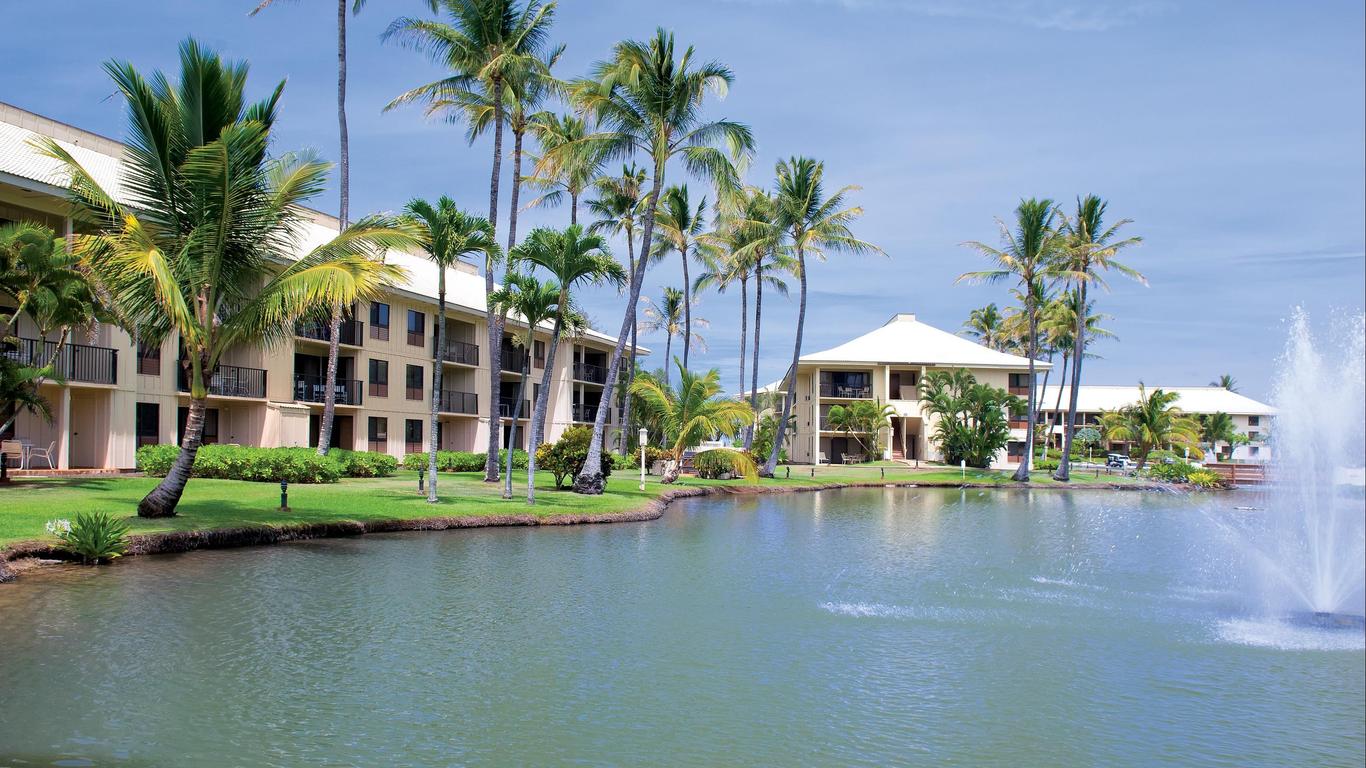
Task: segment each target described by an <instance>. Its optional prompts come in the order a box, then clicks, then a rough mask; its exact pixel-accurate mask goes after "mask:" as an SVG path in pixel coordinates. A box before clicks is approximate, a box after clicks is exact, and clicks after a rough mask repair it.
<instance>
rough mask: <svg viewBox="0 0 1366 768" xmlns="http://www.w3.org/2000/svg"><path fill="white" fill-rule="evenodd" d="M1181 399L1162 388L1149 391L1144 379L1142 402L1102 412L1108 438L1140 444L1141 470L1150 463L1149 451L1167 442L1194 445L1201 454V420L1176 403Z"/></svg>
mask: <svg viewBox="0 0 1366 768" xmlns="http://www.w3.org/2000/svg"><path fill="white" fill-rule="evenodd" d="M1180 399H1181V395H1180V394H1178V393H1176V392H1165V391H1163V390H1161V389H1154V390H1153V391H1152V392H1151V393H1149V392H1148V391H1147V389H1146V388H1145V387H1144V386H1143V382H1141V381H1140V382H1139V383H1138V402H1136V403H1132V404H1130V405H1126V406H1124V407H1123V408H1120V409H1119V410H1116V411H1107V412H1105V413H1102V414H1101V415H1100V428H1101V431H1102V432H1104V433H1105V438H1106V439H1107V440H1116V441H1120V442H1127V443H1134V444H1136V445H1137V446H1138V466H1137V469H1138V470H1139V471H1142V470H1143V467H1144V465H1146V464H1147V463H1148V454H1150V453H1152V452H1153V449H1155V448H1159V447H1161V446H1164V445H1165V446H1176V445H1179V446H1184V447H1186V448H1194V449H1195V452H1196V454H1200V422H1198V421H1196V420H1195V419H1194V418H1191V417H1190V416H1187V415H1186V414H1184V413H1182V411H1181V409H1180V408H1177V407H1176V406H1175V405H1173V403H1175V402H1176V401H1177V400H1180Z"/></svg>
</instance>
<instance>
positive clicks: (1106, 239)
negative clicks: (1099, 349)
mask: <svg viewBox="0 0 1366 768" xmlns="http://www.w3.org/2000/svg"><path fill="white" fill-rule="evenodd" d="M1107 207H1108V203H1106V202H1105V201H1104V200H1102V199H1100V198H1099V197H1097V196H1095V195H1087V196H1086V197H1083V198H1078V199H1077V211H1076V213H1075V214H1074V215H1073V216H1070V217H1069V216H1068V215H1067V214H1066V213H1063V214H1061V216H1062V231H1063V237H1064V246H1063V251H1062V254H1063V260H1062V263H1061V264H1060V265H1059V267H1060V269H1059V275H1060V276H1061V277H1062V278H1063V279H1064V280H1066V281H1067V282H1068V283H1070V284H1071V286H1072V290H1073V292H1074V293H1076V295H1077V300H1076V306H1077V307H1078V308H1081V307H1089V306H1090V302H1089V301H1088V300H1087V298H1086V294H1087V292H1088V289H1089V288H1090V287H1091V285H1092V284H1095V285H1096V286H1098V287H1100V288H1103V289H1106V290H1109V286H1108V285H1107V284H1106V282H1105V273H1107V272H1109V271H1111V270H1113V271H1115V272H1118V273H1120V274H1121V275H1124V276H1125V277H1128V278H1130V279H1133V280H1137V281H1138V282H1139V283H1142V284H1143V285H1147V284H1148V279H1147V278H1145V277H1144V276H1143V275H1142V274H1140V273H1139V272H1138V271H1137V270H1135V269H1133V268H1131V267H1128V266H1125V265H1124V264H1121V263H1120V262H1119V260H1118V259H1117V258H1116V256H1118V255H1119V253H1120V251H1123V250H1124V249H1126V248H1131V247H1133V246H1135V245H1138V244H1139V243H1141V242H1143V238H1141V237H1126V238H1123V239H1121V238H1120V237H1119V230H1120V229H1122V228H1123V227H1124V225H1125V224H1128V223H1130V221H1131V220H1130V219H1120V220H1119V221H1117V222H1115V223H1114V224H1111V225H1109V226H1106V224H1105V209H1106V208H1107ZM1086 314H1087V313H1086V312H1078V313H1076V322H1077V324H1076V333H1075V334H1074V336H1073V338H1072V346H1073V354H1072V360H1073V363H1072V389H1071V394H1070V395H1069V397H1068V404H1067V427H1066V428H1065V429H1064V430H1063V433H1062V458H1061V459H1059V460H1058V469H1057V471H1056V472H1054V473H1053V479H1054V480H1063V481H1066V480H1068V479H1069V477H1070V476H1069V474H1068V471H1069V464H1070V461H1069V455H1070V452H1071V450H1072V431H1073V428H1074V427H1075V426H1076V421H1077V391H1078V390H1079V389H1080V388H1081V366H1082V363H1083V362H1085V360H1086V345H1087V337H1086V331H1087V327H1086Z"/></svg>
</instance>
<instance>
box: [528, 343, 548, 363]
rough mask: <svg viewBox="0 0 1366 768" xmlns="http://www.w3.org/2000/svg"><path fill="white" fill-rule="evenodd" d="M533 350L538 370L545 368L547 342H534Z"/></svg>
mask: <svg viewBox="0 0 1366 768" xmlns="http://www.w3.org/2000/svg"><path fill="white" fill-rule="evenodd" d="M531 348H532V351H533V355H532V356H533V357H534V358H535V359H536V367H537V368H544V367H545V342H544V341H536V342H533V343H532V347H531Z"/></svg>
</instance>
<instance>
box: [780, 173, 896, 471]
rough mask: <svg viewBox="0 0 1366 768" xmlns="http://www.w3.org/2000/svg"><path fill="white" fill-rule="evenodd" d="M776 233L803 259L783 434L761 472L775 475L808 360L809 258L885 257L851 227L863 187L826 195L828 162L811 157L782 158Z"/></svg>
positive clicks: (799, 261)
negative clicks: (850, 201) (849, 198)
mask: <svg viewBox="0 0 1366 768" xmlns="http://www.w3.org/2000/svg"><path fill="white" fill-rule="evenodd" d="M776 173H777V177H778V178H777V189H776V191H775V193H774V217H773V231H774V235H775V236H776V238H778V240H779V242H782V241H786V243H787V244H788V246H789V247H791V249H792V251H793V253H795V254H796V257H797V266H796V271H797V285H798V290H799V294H798V296H799V298H798V300H797V339H796V342H795V343H794V344H793V345H792V365H791V367H789V368H788V371H787V376H786V377H785V378H786V379H787V385H786V392H787V394H786V395H785V396H784V397H783V414H782V418H780V419H779V420H778V434H777V436H776V437H775V438H774V440H773V448H772V449H771V450H770V451H769V454H768V459H767V461H765V462H764V467H763V469H762V470H761V471H760V474H761V475H763V476H764V477H772V476H773V471H774V469H776V468H777V466H778V453H779V450H780V447H781V446H782V443H783V436H784V433H785V431H786V429H787V420H788V417H789V416H791V415H792V405H793V403H794V402H795V401H796V398H797V364H798V362H799V361H800V360H801V357H802V332H803V331H804V330H805V329H806V284H807V275H806V256H807V254H811V255H812V256H815V257H816V258H818V259H821V260H824V259H825V255H826V253H828V252H845V253H855V254H857V253H881V252H882V249H880V248H878V247H877V246H875V245H872V244H871V243H867V242H864V241H863V240H859V239H858V238H856V237H854V234H853V231H852V230H851V229H850V227H851V226H852V225H853V223H854V222H855V221H856V220H857V219H858V218H859V217H860V216H862V215H863V208H862V207H859V206H854V207H852V208H846V207H844V199H845V196H846V195H848V194H849V193H850V192H852V191H854V190H856V189H858V187H856V186H852V185H850V186H845V187H841V188H840V189H839V190H837V191H836V192H835V193H834V194H833V195H830V196H829V197H826V196H825V187H824V178H825V163H822V162H820V161H817V160H813V159H811V158H809V157H793V158H791V159H788V160H779V161H778V165H777V168H776Z"/></svg>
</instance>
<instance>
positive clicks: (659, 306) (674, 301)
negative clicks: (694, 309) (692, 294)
mask: <svg viewBox="0 0 1366 768" xmlns="http://www.w3.org/2000/svg"><path fill="white" fill-rule="evenodd" d="M642 301H644V302H645V309H644V310H642V311H641V314H642V315H644V316H645V319H643V320H641V321H640V332H641V333H659V332H661V331H663V332H664V338H665V341H664V359H665V360H666V361H668V360H672V359H673V357H672V356H671V355H672V352H673V343H674V337H675V336H682V335H683V334H685V333H687V331H685V330H684V327H683V322H684V321H683V318H684V309H683V304H684V301H685V299H684V298H683V290H682V289H681V288H674V287H672V286H669V287H666V288H665V289H664V294H663V295H662V296H661V297H660V300H659V301H658V302H655V300H654V299H648V298H647V299H642ZM693 319H694V321H695V322H696V324H697V325H698V326H699V327H702V328H706V327H707V326H708V325H710V323H708V322H707V321H706V320H705V319H704V318H701V317H697V318H693ZM691 335H692V340H693V341H694V342H696V343H697V346H699V347H701V348H702V350H703V351H704V352H705V351H706V349H707V341H706V339H704V338H702V336H701V334H699V333H697V332H696V331H693V332H692V334H691ZM664 386H666V387H667V386H670V381H669V364H668V363H667V362H666V363H665V364H664Z"/></svg>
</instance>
